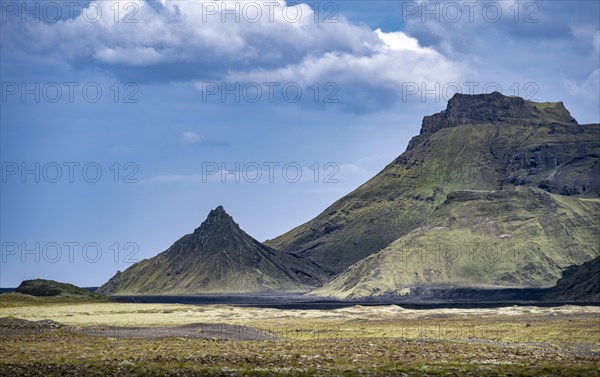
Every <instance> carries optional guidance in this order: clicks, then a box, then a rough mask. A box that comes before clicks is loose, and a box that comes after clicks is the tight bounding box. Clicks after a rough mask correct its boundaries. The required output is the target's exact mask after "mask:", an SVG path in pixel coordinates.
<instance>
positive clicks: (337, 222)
mask: <svg viewBox="0 0 600 377" xmlns="http://www.w3.org/2000/svg"><path fill="white" fill-rule="evenodd" d="M599 139H600V125H597V124H595V125H579V124H578V123H577V122H576V121H575V119H573V118H572V117H571V115H570V114H569V112H568V111H567V110H566V109H565V107H564V106H563V105H562V103H535V102H530V101H525V100H523V99H522V98H519V97H507V96H503V95H501V94H500V93H492V94H482V95H462V94H456V95H455V96H454V97H452V99H450V101H449V102H448V106H447V109H446V110H444V111H442V112H440V113H438V114H434V115H432V116H427V117H425V118H424V119H423V125H422V128H421V133H420V135H419V136H416V137H414V138H413V139H412V140H411V141H410V143H409V145H408V148H407V150H406V151H405V152H404V153H403V154H402V155H401V156H400V157H398V158H397V159H396V160H395V161H393V162H392V163H391V164H389V165H388V166H386V167H385V168H384V169H383V170H382V171H381V172H380V173H379V174H377V175H376V176H375V177H373V178H372V179H371V180H369V181H368V182H366V183H365V184H363V185H362V186H360V187H359V188H357V189H356V190H355V191H353V192H352V193H350V194H348V195H346V196H345V197H343V198H341V199H340V200H338V201H337V202H335V203H334V204H332V205H331V206H330V207H329V208H327V209H326V210H325V211H323V213H321V214H320V215H318V216H317V217H316V218H314V219H313V220H311V221H309V222H307V223H305V224H303V225H300V226H298V227H296V228H294V229H292V230H291V231H289V232H287V233H285V234H283V235H281V236H279V237H277V238H275V239H273V240H268V241H266V242H265V244H266V245H268V246H270V247H273V248H275V249H278V250H282V251H286V252H289V253H291V254H295V255H298V256H301V257H303V258H306V259H309V260H311V261H314V262H315V263H316V264H318V265H319V266H321V267H322V268H323V269H324V270H326V271H328V272H330V273H332V274H337V273H341V272H343V271H344V270H345V269H346V268H348V267H349V266H351V265H352V264H354V263H356V262H358V261H360V260H362V259H363V258H366V257H369V256H370V255H372V254H374V253H376V252H377V251H379V250H382V249H384V248H386V247H387V246H388V245H390V244H391V243H392V242H394V241H396V240H398V239H399V238H401V237H403V236H406V235H408V234H409V233H410V232H411V231H414V230H415V229H417V228H419V227H421V226H425V224H426V222H427V221H429V219H431V218H432V217H434V216H435V215H434V211H435V210H436V209H438V208H440V207H443V206H444V205H445V204H444V203H445V202H446V199H447V197H448V195H449V194H450V193H452V192H454V191H464V190H484V191H497V190H511V189H514V188H516V187H521V186H524V187H531V188H537V189H538V190H539V191H543V192H547V193H552V194H560V195H565V196H571V197H577V198H598V197H599V196H600V164H599V156H600V143H599ZM526 192H531V195H534V194H533V193H534V191H526ZM523 195H524V194H523ZM552 198H554V199H553V200H556V201H557V202H560V199H557V198H556V197H552ZM507 200H508V199H507ZM525 202H526V201H524V203H525ZM583 211H584V212H585V211H587V209H586V210H583ZM550 212H551V211H550ZM586 213H587V212H586ZM488 214H493V212H491V211H490V212H489V213H488ZM540 216H542V217H543V216H544V215H543V214H540ZM585 216H587V214H585ZM556 247H558V246H556ZM584 254H585V253H584ZM586 255H587V256H588V259H589V257H592V256H595V255H593V253H591V252H587V254H586ZM582 258H585V257H582ZM575 259H577V258H575ZM575 259H574V261H575ZM584 260H585V259H579V261H581V262H583V261H584ZM556 273H557V271H556V270H553V271H552V272H551V275H552V276H554V277H556V276H557V275H556ZM336 280H337V279H336ZM338 281H339V280H338ZM547 281H549V280H546V282H547ZM490 284H492V282H490Z"/></svg>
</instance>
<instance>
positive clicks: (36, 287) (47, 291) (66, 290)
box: [15, 279, 105, 299]
mask: <svg viewBox="0 0 600 377" xmlns="http://www.w3.org/2000/svg"><path fill="white" fill-rule="evenodd" d="M15 292H16V293H20V294H25V295H30V296H36V297H55V296H60V297H70V298H88V299H102V298H105V297H104V296H103V295H101V294H99V293H95V292H92V291H89V290H87V289H83V288H79V287H78V286H76V285H73V284H68V283H60V282H57V281H54V280H46V279H33V280H23V282H22V283H21V284H20V285H19V286H18V287H17V288H16V289H15Z"/></svg>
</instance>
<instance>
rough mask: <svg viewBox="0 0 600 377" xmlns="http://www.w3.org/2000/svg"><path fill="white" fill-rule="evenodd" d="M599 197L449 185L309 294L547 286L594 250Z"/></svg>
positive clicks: (424, 293) (426, 292)
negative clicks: (409, 222) (382, 243)
mask: <svg viewBox="0 0 600 377" xmlns="http://www.w3.org/2000/svg"><path fill="white" fill-rule="evenodd" d="M599 213H600V203H599V202H598V201H597V200H593V199H579V198H574V197H567V196H561V195H556V194H550V193H547V192H545V191H543V190H540V189H536V188H531V187H516V188H515V189H511V190H494V191H454V192H452V193H450V194H448V196H447V198H446V200H445V201H444V203H443V204H442V205H440V206H439V207H438V208H436V210H435V211H434V212H433V213H432V215H431V216H430V217H429V219H428V220H427V221H425V223H424V224H423V225H421V226H420V227H418V228H416V229H414V230H412V231H411V232H409V233H408V234H406V235H404V236H402V237H400V238H399V239H397V240H396V241H394V242H392V243H391V244H390V245H389V246H387V247H386V248H384V249H383V250H381V251H379V252H377V253H375V254H373V255H371V256H369V257H367V258H365V259H363V260H361V261H359V262H358V263H356V264H354V265H352V266H350V267H349V268H348V269H347V270H346V271H344V272H343V273H341V274H339V275H338V276H337V277H336V278H335V279H333V280H332V281H331V282H329V283H328V284H326V285H325V286H324V287H321V288H319V289H317V290H315V291H313V292H312V294H314V295H320V296H334V297H337V298H343V299H354V298H363V297H373V296H386V295H390V294H391V295H398V296H402V295H413V296H414V295H418V296H430V295H435V294H434V293H431V292H432V291H434V290H448V289H457V288H469V289H481V290H485V289H506V288H547V287H551V286H553V285H554V284H555V283H556V281H557V280H558V279H559V278H560V277H561V272H562V270H563V269H564V268H566V267H567V266H570V265H573V264H581V263H583V262H585V261H588V260H590V259H592V258H594V257H596V256H597V255H598V254H599V252H598V242H597V239H598V238H597V234H598V229H599V228H600V219H599V216H598V214H599Z"/></svg>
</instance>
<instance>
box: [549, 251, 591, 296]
mask: <svg viewBox="0 0 600 377" xmlns="http://www.w3.org/2000/svg"><path fill="white" fill-rule="evenodd" d="M542 299H544V300H549V301H586V302H600V256H599V257H596V258H595V259H593V260H591V261H588V262H585V263H584V264H582V265H579V266H577V265H575V266H569V267H568V268H566V269H565V270H564V271H563V273H562V277H561V278H560V280H559V281H558V283H556V286H554V287H552V289H550V291H549V292H548V293H546V294H545V295H544V297H542Z"/></svg>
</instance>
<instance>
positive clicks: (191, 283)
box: [98, 206, 319, 295]
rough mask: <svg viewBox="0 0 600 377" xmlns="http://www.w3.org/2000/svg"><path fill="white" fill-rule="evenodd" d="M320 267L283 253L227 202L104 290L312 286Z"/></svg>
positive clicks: (289, 288) (248, 290) (297, 288)
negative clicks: (242, 223)
mask: <svg viewBox="0 0 600 377" xmlns="http://www.w3.org/2000/svg"><path fill="white" fill-rule="evenodd" d="M318 275H319V269H318V267H317V266H315V265H313V264H312V263H310V262H307V261H304V260H301V259H300V258H298V257H296V256H294V255H290V254H287V253H282V252H277V251H275V250H273V249H271V248H269V247H267V246H265V245H263V244H262V243H260V242H258V241H257V240H255V239H254V238H252V237H250V236H249V235H248V234H247V233H246V232H244V231H243V230H242V229H241V228H240V227H239V225H238V224H237V223H235V221H234V220H233V218H232V217H231V216H230V215H229V214H227V213H226V212H225V210H224V209H223V207H222V206H219V207H217V208H216V209H214V210H212V211H211V212H210V213H209V215H208V217H207V219H206V220H205V221H204V222H203V223H202V224H201V225H200V227H198V228H197V229H195V230H194V232H193V233H191V234H187V235H185V236H183V237H182V238H181V239H179V240H178V241H177V242H175V243H174V244H173V245H172V246H171V247H169V248H168V249H167V250H165V251H164V252H162V253H160V254H158V255H156V256H155V257H153V258H150V259H146V260H143V261H140V262H138V263H136V264H134V265H132V266H131V267H129V268H128V269H127V270H125V271H123V272H117V274H116V275H115V276H114V277H113V278H111V279H110V280H109V281H108V282H107V283H106V284H104V285H103V286H102V287H100V288H99V289H98V292H101V293H104V294H113V295H114V294H117V295H142V294H144V295H149V294H161V295H162V294H164V295H167V294H170V295H194V294H221V293H258V292H271V291H307V290H309V289H310V288H311V287H313V286H314V285H315V284H317V282H318V280H317V276H318Z"/></svg>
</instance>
